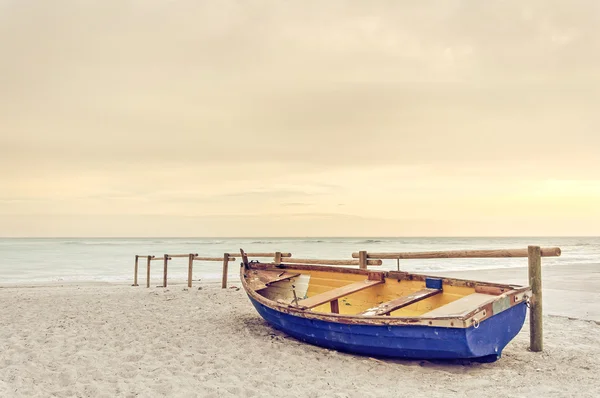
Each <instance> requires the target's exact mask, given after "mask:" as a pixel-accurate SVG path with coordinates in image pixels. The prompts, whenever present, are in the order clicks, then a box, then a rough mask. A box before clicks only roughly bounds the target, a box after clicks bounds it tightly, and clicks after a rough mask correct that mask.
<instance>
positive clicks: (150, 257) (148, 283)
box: [146, 256, 152, 287]
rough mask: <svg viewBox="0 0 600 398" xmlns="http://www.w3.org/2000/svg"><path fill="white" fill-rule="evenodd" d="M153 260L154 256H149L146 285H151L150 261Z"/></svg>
mask: <svg viewBox="0 0 600 398" xmlns="http://www.w3.org/2000/svg"><path fill="white" fill-rule="evenodd" d="M151 261H152V256H148V265H147V266H146V287H150V262H151Z"/></svg>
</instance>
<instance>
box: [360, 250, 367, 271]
mask: <svg viewBox="0 0 600 398" xmlns="http://www.w3.org/2000/svg"><path fill="white" fill-rule="evenodd" d="M358 266H359V268H360V269H367V252H366V251H365V250H361V251H359V252H358Z"/></svg>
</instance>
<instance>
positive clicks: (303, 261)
mask: <svg viewBox="0 0 600 398" xmlns="http://www.w3.org/2000/svg"><path fill="white" fill-rule="evenodd" d="M282 262H283V263H284V264H314V265H318V264H322V265H360V261H359V260H318V259H312V258H293V257H292V258H286V259H285V260H282ZM381 264H383V261H381V260H368V261H367V265H381Z"/></svg>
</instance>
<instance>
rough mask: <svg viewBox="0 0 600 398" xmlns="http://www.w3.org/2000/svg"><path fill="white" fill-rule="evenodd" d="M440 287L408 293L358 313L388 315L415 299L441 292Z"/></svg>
mask: <svg viewBox="0 0 600 398" xmlns="http://www.w3.org/2000/svg"><path fill="white" fill-rule="evenodd" d="M441 292H442V290H441V289H423V290H419V291H418V292H414V293H411V294H409V295H408V296H403V297H398V298H396V299H394V300H390V301H386V302H385V303H381V304H379V305H378V306H377V307H373V308H369V309H368V310H366V311H364V312H361V313H360V314H359V315H367V316H380V315H389V313H390V312H392V311H396V310H399V309H400V308H403V307H406V306H409V305H411V304H414V303H416V302H417V301H421V300H424V299H426V298H428V297H431V296H435V295H436V294H439V293H441Z"/></svg>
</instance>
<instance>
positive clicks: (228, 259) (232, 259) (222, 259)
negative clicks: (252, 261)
mask: <svg viewBox="0 0 600 398" xmlns="http://www.w3.org/2000/svg"><path fill="white" fill-rule="evenodd" d="M194 260H196V261H225V256H223V257H194ZM227 261H235V257H230V256H227Z"/></svg>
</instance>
